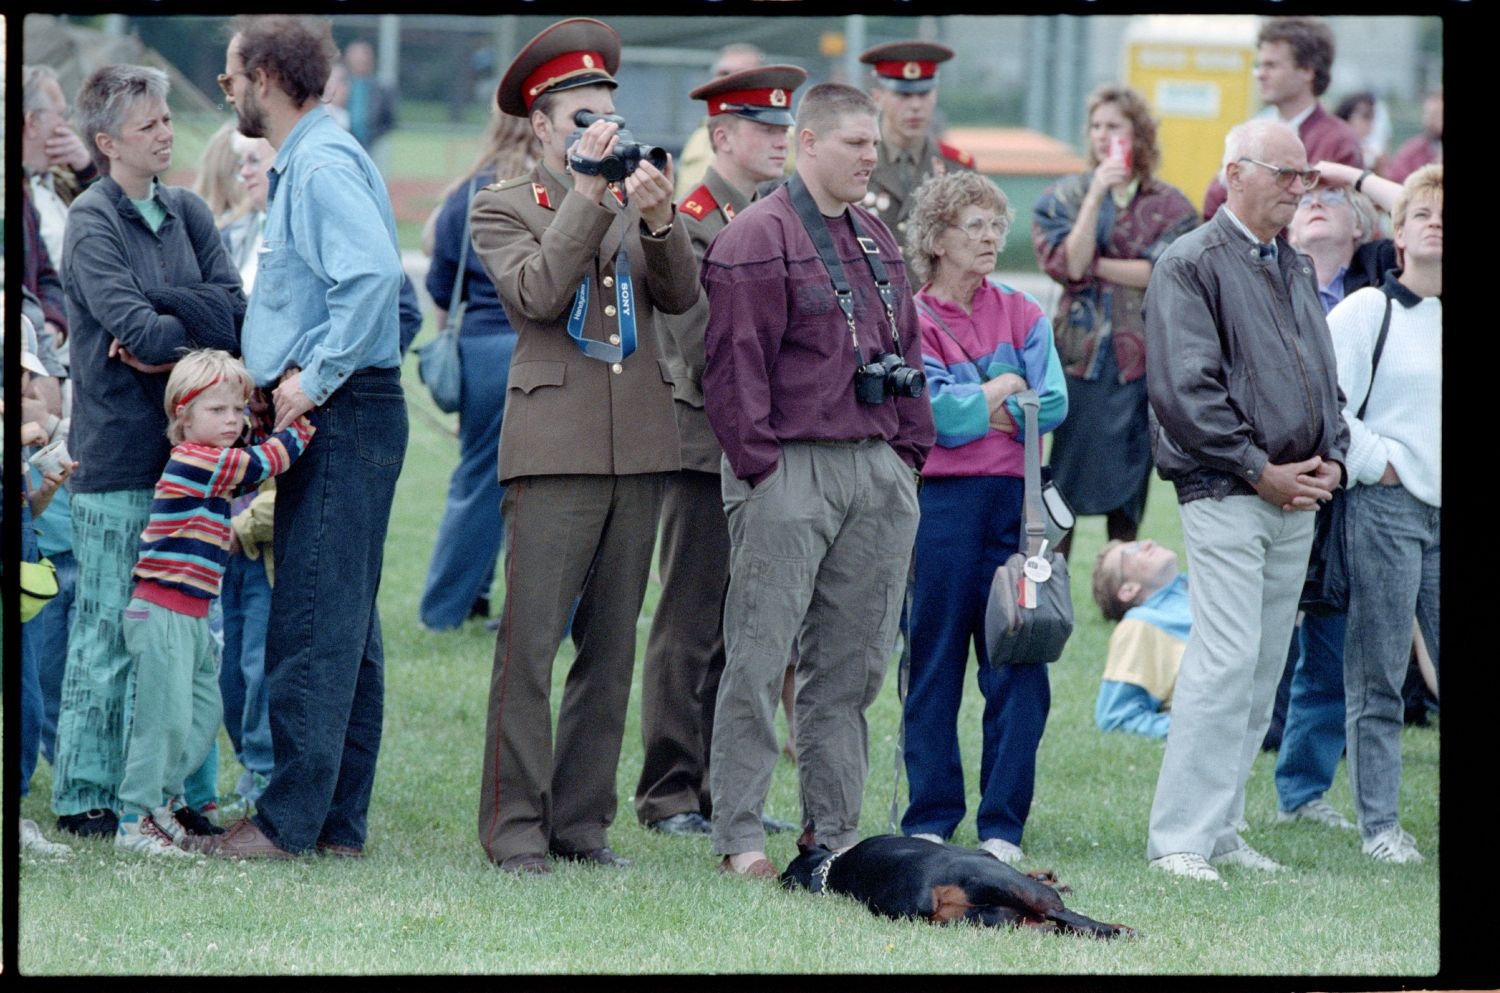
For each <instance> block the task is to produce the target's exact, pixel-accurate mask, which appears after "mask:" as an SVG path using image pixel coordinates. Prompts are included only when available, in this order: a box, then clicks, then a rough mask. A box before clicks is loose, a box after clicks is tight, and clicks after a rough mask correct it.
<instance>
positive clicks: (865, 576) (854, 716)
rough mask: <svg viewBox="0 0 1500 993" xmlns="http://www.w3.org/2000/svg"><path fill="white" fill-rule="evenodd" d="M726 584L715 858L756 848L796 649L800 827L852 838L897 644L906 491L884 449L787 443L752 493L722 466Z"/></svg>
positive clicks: (911, 489)
mask: <svg viewBox="0 0 1500 993" xmlns="http://www.w3.org/2000/svg"><path fill="white" fill-rule="evenodd" d="M721 477H722V482H723V494H724V510H725V512H726V513H727V515H728V517H729V538H730V559H729V562H730V578H729V593H728V596H727V598H726V600H725V604H724V645H725V664H724V675H723V677H722V679H721V680H720V681H719V696H718V703H717V707H716V710H715V714H714V732H713V748H712V754H711V758H710V762H709V782H710V788H711V791H712V796H713V847H714V851H716V852H719V853H720V854H734V853H738V852H748V851H760V850H763V849H764V848H765V832H764V830H763V828H762V827H761V820H760V816H761V810H762V808H763V807H764V806H765V801H766V794H767V792H768V790H769V789H770V785H771V774H772V772H773V770H774V769H775V766H776V760H777V756H778V754H779V746H778V744H777V741H776V728H775V725H774V723H773V716H774V714H775V711H776V701H777V698H778V696H779V693H780V688H781V681H782V675H783V673H784V672H785V671H786V661H787V653H788V650H789V649H790V648H791V646H792V645H793V644H794V643H795V644H796V645H797V646H798V650H799V653H800V658H799V660H798V663H797V694H796V701H795V709H796V713H797V735H796V747H797V772H798V775H799V777H800V780H801V797H802V810H803V818H804V824H805V825H806V824H810V825H811V826H812V827H813V830H814V836H815V837H816V839H817V841H820V842H822V843H824V844H826V845H828V846H829V847H830V848H838V847H842V846H844V845H848V844H852V843H853V842H855V841H857V840H858V838H859V833H858V832H859V813H860V806H861V802H862V800H863V795H864V787H865V776H866V774H867V772H868V771H869V754H868V737H869V732H868V728H867V725H866V722H865V711H866V710H867V709H868V708H869V706H870V704H871V703H873V702H874V700H875V697H876V695H877V694H878V693H879V692H880V684H881V682H882V681H883V680H884V678H885V670H886V668H887V665H888V662H889V658H890V654H891V650H892V648H893V647H894V645H895V640H896V628H897V623H898V621H899V618H900V612H901V601H902V596H903V594H904V592H905V588H906V574H907V568H908V566H909V564H910V560H911V550H912V545H913V543H914V542H915V540H916V533H917V494H916V482H915V479H914V477H913V474H912V471H911V469H910V468H909V467H908V466H907V465H906V464H905V463H904V462H902V461H901V458H900V456H898V455H897V454H896V453H895V451H894V450H893V449H892V448H891V447H890V446H889V445H887V444H886V443H885V442H883V441H879V440H873V439H872V440H866V441H861V442H849V443H808V442H787V443H784V444H783V445H782V449H781V461H780V462H779V463H778V464H777V467H776V469H775V470H774V471H773V472H772V473H771V475H770V476H768V477H767V478H766V479H764V480H762V481H761V483H760V485H759V486H756V487H755V488H754V489H753V490H752V489H751V488H750V486H749V485H748V484H747V483H745V482H744V481H743V480H740V479H739V478H737V477H736V476H735V475H734V473H733V471H732V470H731V469H730V468H729V465H728V462H727V460H726V461H725V463H724V465H723V468H722V472H721Z"/></svg>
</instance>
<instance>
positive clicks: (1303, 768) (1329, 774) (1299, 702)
mask: <svg viewBox="0 0 1500 993" xmlns="http://www.w3.org/2000/svg"><path fill="white" fill-rule="evenodd" d="M1347 620H1348V617H1347V615H1345V614H1330V615H1328V616H1327V617H1316V616H1314V615H1312V614H1308V615H1306V616H1305V617H1303V618H1302V626H1301V628H1300V629H1299V630H1300V632H1301V633H1300V635H1299V638H1300V639H1301V643H1302V654H1301V657H1300V658H1298V659H1297V668H1296V671H1295V673H1294V674H1293V675H1292V695H1291V700H1290V702H1289V703H1288V704H1287V712H1286V730H1285V731H1283V732H1282V736H1281V751H1280V753H1279V754H1277V756H1276V805H1277V806H1278V807H1280V808H1281V809H1282V810H1284V811H1292V810H1296V809H1297V808H1298V807H1300V806H1302V805H1303V804H1304V803H1307V802H1308V801H1309V800H1316V799H1318V798H1319V797H1321V796H1322V795H1323V794H1324V793H1327V792H1328V787H1330V786H1332V785H1333V774H1334V773H1335V772H1337V771H1338V767H1339V756H1341V755H1343V754H1344V625H1345V622H1346V621H1347Z"/></svg>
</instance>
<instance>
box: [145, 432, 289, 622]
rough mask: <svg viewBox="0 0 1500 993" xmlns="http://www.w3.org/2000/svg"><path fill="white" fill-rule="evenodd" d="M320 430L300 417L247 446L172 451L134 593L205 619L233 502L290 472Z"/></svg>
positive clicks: (225, 553)
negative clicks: (285, 426)
mask: <svg viewBox="0 0 1500 993" xmlns="http://www.w3.org/2000/svg"><path fill="white" fill-rule="evenodd" d="M316 430H317V429H316V428H314V427H313V425H312V423H311V422H310V421H308V419H307V418H306V417H305V416H303V417H299V418H297V420H296V421H294V422H293V423H292V424H291V425H290V426H289V427H287V428H286V429H285V430H282V431H278V432H277V433H276V434H274V435H272V436H271V437H270V438H269V439H268V440H266V441H265V442H264V443H263V444H260V445H255V446H253V447H250V448H217V447H215V446H213V445H197V444H193V443H190V442H184V443H182V444H180V445H178V446H176V447H175V448H173V449H172V454H171V458H170V459H168V461H167V467H166V469H164V470H163V471H162V474H161V479H159V480H157V483H156V492H155V495H154V496H153V498H152V500H151V519H150V521H149V522H148V523H147V524H146V530H145V531H142V532H141V550H140V555H139V557H138V558H137V559H136V564H135V571H134V573H133V575H134V577H135V579H136V587H135V596H137V597H140V598H141V599H143V600H147V601H150V602H152V603H156V604H159V605H161V606H163V607H166V608H167V609H168V610H174V611H177V612H178V613H182V614H188V615H191V616H193V617H206V616H208V605H209V602H210V601H212V600H213V599H214V598H215V597H217V596H218V595H219V586H220V582H221V581H222V579H223V577H224V569H225V567H226V566H227V565H228V562H229V537H230V535H231V534H232V533H233V528H232V527H231V526H230V523H229V521H230V514H229V510H230V508H229V502H230V500H232V499H233V498H234V497H235V496H237V495H238V494H239V493H240V492H242V491H244V490H246V489H253V488H254V487H255V486H256V485H257V484H258V483H260V482H261V481H262V480H264V479H266V478H268V477H270V476H275V475H279V474H280V473H283V472H285V471H286V470H287V469H288V468H289V467H290V466H291V464H292V463H293V462H294V461H296V459H297V457H298V456H299V455H301V454H302V452H303V450H305V449H306V448H307V445H308V442H309V441H310V440H311V439H312V436H313V432H314V431H316Z"/></svg>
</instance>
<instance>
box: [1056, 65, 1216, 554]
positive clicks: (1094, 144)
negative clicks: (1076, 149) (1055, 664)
mask: <svg viewBox="0 0 1500 993" xmlns="http://www.w3.org/2000/svg"><path fill="white" fill-rule="evenodd" d="M1086 143H1087V147H1088V163H1089V171H1088V172H1085V173H1083V174H1082V175H1078V176H1070V177H1068V178H1066V179H1063V180H1061V181H1060V182H1058V183H1057V184H1056V185H1054V186H1051V187H1049V188H1048V189H1047V190H1046V191H1045V192H1043V194H1042V197H1041V199H1039V200H1038V201H1037V204H1036V208H1035V210H1034V212H1033V214H1032V224H1031V240H1032V247H1033V248H1034V249H1035V250H1036V256H1037V260H1038V261H1039V262H1040V263H1041V266H1042V269H1043V270H1044V271H1045V272H1046V273H1047V275H1049V276H1051V277H1052V278H1053V279H1054V280H1056V281H1057V282H1058V283H1059V284H1060V285H1061V287H1062V295H1061V297H1060V298H1059V300H1058V304H1057V310H1056V315H1057V316H1056V317H1055V318H1054V323H1055V326H1056V329H1057V350H1058V353H1059V354H1060V355H1061V356H1062V361H1063V365H1064V367H1065V369H1066V371H1067V383H1068V400H1069V404H1070V410H1071V413H1070V416H1069V417H1068V423H1067V424H1065V425H1063V426H1062V427H1061V428H1059V429H1058V431H1057V433H1056V434H1055V435H1054V436H1053V438H1052V455H1051V458H1050V464H1051V467H1052V478H1053V480H1054V481H1055V482H1056V483H1057V486H1058V489H1060V490H1061V491H1062V493H1063V495H1064V496H1066V497H1067V498H1068V502H1069V503H1070V504H1071V505H1072V507H1073V511H1074V513H1076V514H1078V515H1080V516H1081V515H1091V514H1104V515H1106V518H1107V525H1106V526H1107V529H1108V532H1109V537H1110V538H1111V539H1119V540H1121V541H1132V540H1134V538H1135V535H1136V530H1137V528H1138V527H1139V525H1140V521H1141V517H1142V515H1143V514H1144V513H1145V509H1146V490H1147V487H1148V485H1149V483H1150V480H1151V445H1150V440H1149V436H1148V433H1147V426H1146V378H1145V377H1146V339H1145V324H1144V321H1143V318H1142V316H1141V315H1142V309H1141V308H1142V301H1143V299H1144V295H1145V292H1146V284H1147V283H1148V282H1149V281H1150V279H1151V267H1152V265H1153V264H1154V263H1155V262H1156V260H1157V259H1158V258H1160V257H1161V253H1162V252H1164V251H1166V249H1167V246H1168V245H1170V244H1171V243H1172V242H1173V241H1174V240H1176V239H1177V238H1178V237H1179V236H1181V235H1183V234H1185V233H1186V232H1188V231H1191V230H1192V229H1193V228H1194V227H1195V226H1196V225H1197V223H1198V213H1197V211H1196V210H1195V209H1194V208H1193V205H1192V204H1191V203H1190V202H1189V201H1188V199H1187V197H1185V196H1183V194H1182V192H1181V191H1180V190H1178V189H1177V188H1176V187H1174V186H1170V185H1168V184H1167V183H1163V182H1162V181H1161V180H1159V179H1155V178H1153V177H1152V170H1153V169H1154V168H1155V167H1156V164H1157V161H1158V159H1159V152H1158V149H1157V145H1156V122H1155V121H1153V120H1152V119H1151V113H1150V110H1149V109H1148V108H1147V106H1146V101H1145V100H1144V99H1143V98H1142V97H1141V95H1140V94H1139V93H1137V92H1136V91H1135V90H1132V89H1127V88H1125V87H1122V86H1113V85H1105V86H1101V87H1100V88H1098V89H1097V90H1095V91H1094V92H1093V94H1092V95H1091V96H1090V97H1089V101H1088V129H1087V133H1086ZM1068 545H1069V542H1068V541H1067V540H1066V539H1065V540H1064V541H1063V542H1062V546H1061V550H1062V551H1063V552H1064V554H1066V552H1067V551H1068Z"/></svg>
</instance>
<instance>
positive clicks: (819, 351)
mask: <svg viewBox="0 0 1500 993" xmlns="http://www.w3.org/2000/svg"><path fill="white" fill-rule="evenodd" d="M849 210H850V211H854V212H856V213H857V214H858V215H859V221H860V226H861V228H862V229H863V230H864V231H865V232H866V233H867V234H868V235H869V236H870V237H871V238H873V239H874V240H875V242H876V244H877V246H878V247H879V250H880V258H881V259H882V261H884V263H885V265H886V269H887V271H888V272H889V273H890V279H891V286H892V289H893V291H894V294H895V300H896V324H897V326H898V327H899V328H900V333H901V345H902V350H903V351H904V353H905V356H906V364H907V365H909V366H912V367H913V368H921V366H922V347H921V342H920V338H919V333H918V326H917V314H916V309H915V308H914V307H913V306H912V302H911V294H912V291H911V286H910V284H909V283H908V281H907V276H906V267H905V265H904V264H903V263H902V261H901V252H900V250H899V249H898V248H897V247H896V241H895V238H893V237H892V236H891V233H890V231H889V229H887V228H886V226H885V225H884V224H882V223H881V222H880V221H879V220H878V219H877V218H876V217H875V216H874V215H873V214H870V213H869V212H868V211H865V210H863V209H861V208H859V207H855V206H850V208H849ZM828 230H829V232H830V233H831V234H832V236H833V244H834V248H835V250H836V251H837V252H838V257H839V260H840V261H841V262H842V263H843V266H844V273H845V276H846V278H847V279H848V280H849V283H850V286H851V287H852V288H853V291H854V299H855V304H854V323H855V328H856V332H857V334H858V336H859V347H860V350H861V352H862V353H863V360H864V361H866V362H868V361H869V360H870V359H871V358H872V357H873V356H874V355H875V353H876V352H877V351H892V350H893V349H892V347H891V344H892V343H891V328H890V326H889V324H888V323H887V321H886V316H885V308H884V306H883V305H882V304H881V301H880V297H879V295H878V294H877V292H876V290H875V281H874V279H873V278H872V277H871V275H870V269H869V266H868V265H866V263H865V260H864V256H863V253H862V252H861V250H860V247H859V243H858V242H856V241H855V236H854V232H853V231H852V230H851V226H850V222H849V220H848V218H847V214H846V215H845V216H844V217H840V218H836V219H831V220H830V221H829V223H828ZM700 279H701V280H702V283H703V287H704V289H705V290H706V291H707V293H708V302H709V318H708V330H707V333H706V335H705V345H706V351H707V359H706V364H705V366H704V370H703V406H704V410H705V412H707V414H708V420H709V424H710V425H711V426H712V427H713V430H714V435H715V436H716V437H717V438H718V439H719V444H720V445H722V446H723V448H724V454H725V455H726V456H727V457H728V459H729V464H730V466H731V467H732V468H733V469H734V474H735V475H736V476H738V477H739V478H740V479H743V480H746V481H747V482H749V483H750V484H751V485H752V486H753V485H755V484H756V483H758V482H760V481H761V480H762V479H764V478H765V477H766V476H768V475H769V474H770V472H771V470H772V469H774V468H776V465H777V463H778V462H779V461H780V460H781V442H783V441H850V440H857V439H861V438H883V439H884V440H885V441H887V442H888V443H890V446H891V447H892V448H893V449H895V451H896V454H898V455H900V456H901V458H902V460H903V461H905V462H906V464H907V465H909V466H911V467H912V468H913V469H921V467H922V463H923V462H924V461H925V460H926V458H927V452H928V450H929V449H930V448H931V447H932V444H933V440H934V438H935V437H936V431H935V429H934V428H933V423H932V406H931V404H930V402H929V401H928V399H927V397H926V396H921V397H916V398H896V399H888V400H886V402H884V403H881V404H875V405H866V404H862V403H859V402H858V401H856V400H855V398H854V369H855V359H854V345H853V343H852V342H851V340H850V337H849V329H848V325H847V324H846V323H845V321H844V313H843V311H841V310H840V309H839V307H838V303H837V301H836V300H835V298H834V293H833V283H832V281H831V280H830V278H829V276H828V273H827V270H826V269H825V268H824V267H823V263H822V261H821V260H820V259H819V258H818V253H817V250H816V249H815V248H813V244H812V239H811V238H809V237H808V235H807V231H806V230H805V229H804V228H803V227H802V222H801V221H800V220H799V219H798V217H797V212H796V210H795V209H794V208H793V206H792V202H791V197H790V196H789V195H788V192H787V189H786V187H785V186H783V187H781V188H780V189H778V190H777V191H776V192H775V193H773V194H772V195H770V196H769V197H766V198H764V199H762V200H758V201H756V202H755V203H753V204H751V205H750V206H749V207H748V208H746V209H745V210H744V211H743V212H742V213H741V214H740V215H739V216H738V217H737V218H736V219H735V221H734V223H733V224H731V225H729V226H728V227H727V228H725V229H724V230H723V231H721V232H720V233H719V235H718V237H717V238H715V239H714V242H713V244H712V245H711V246H709V250H708V254H707V255H706V256H705V257H704V260H703V268H702V272H701V273H700Z"/></svg>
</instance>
